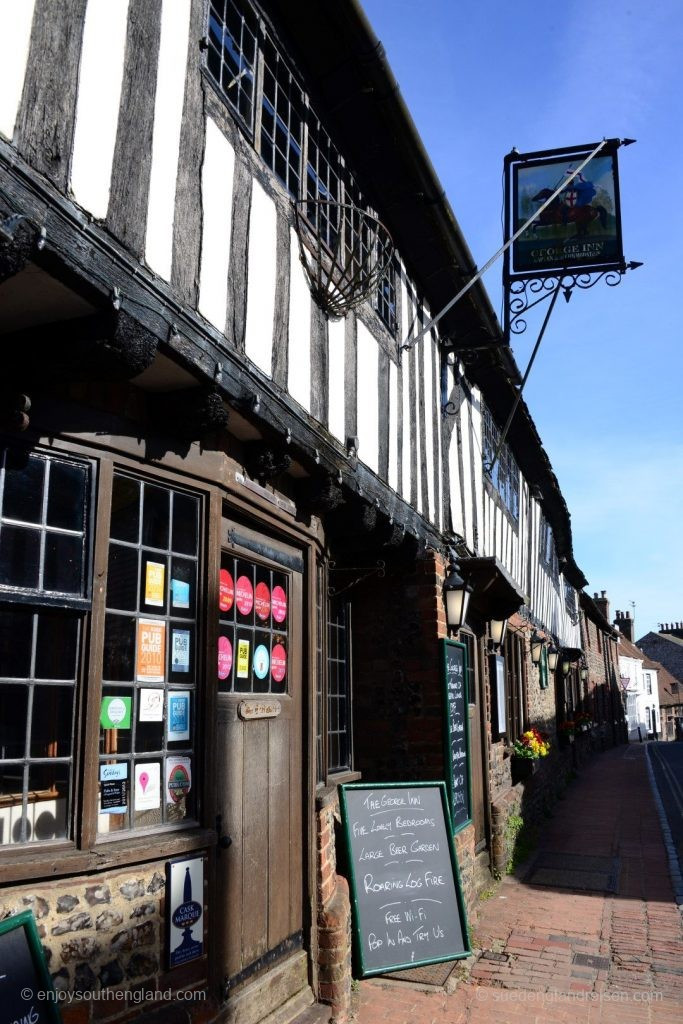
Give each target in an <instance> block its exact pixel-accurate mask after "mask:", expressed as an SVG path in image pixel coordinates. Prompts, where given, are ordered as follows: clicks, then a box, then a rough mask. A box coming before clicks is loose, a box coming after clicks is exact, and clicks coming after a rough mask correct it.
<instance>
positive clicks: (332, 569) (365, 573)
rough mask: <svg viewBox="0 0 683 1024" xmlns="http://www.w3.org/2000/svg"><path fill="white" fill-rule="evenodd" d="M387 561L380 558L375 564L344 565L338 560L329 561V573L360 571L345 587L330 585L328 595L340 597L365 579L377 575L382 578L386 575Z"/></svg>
mask: <svg viewBox="0 0 683 1024" xmlns="http://www.w3.org/2000/svg"><path fill="white" fill-rule="evenodd" d="M386 567H387V566H386V562H384V561H382V559H380V558H378V559H377V562H376V563H375V565H367V566H366V565H348V566H347V565H342V566H338V565H337V563H336V562H329V564H328V568H327V571H328V573H329V574H332V573H338V572H345V573H358V575H357V576H356V578H355V579H354V580H351V582H350V583H347V584H345V585H344V586H343V587H340V588H339V589H337V587H332V586H328V588H327V596H328V597H339V595H340V594H344V593H345V592H346V591H347V590H351V588H352V587H355V586H357V584H359V583H362V582H363V580H367V579H370V577H371V576H377V578H378V579H380V580H382V579H384V577H385V576H386Z"/></svg>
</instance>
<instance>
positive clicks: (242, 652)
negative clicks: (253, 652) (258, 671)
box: [237, 640, 251, 679]
mask: <svg viewBox="0 0 683 1024" xmlns="http://www.w3.org/2000/svg"><path fill="white" fill-rule="evenodd" d="M250 646H251V645H250V643H249V641H248V640H238V641H237V678H238V679H248V678H249V647H250Z"/></svg>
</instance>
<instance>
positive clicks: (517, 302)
mask: <svg viewBox="0 0 683 1024" xmlns="http://www.w3.org/2000/svg"><path fill="white" fill-rule="evenodd" d="M638 266H640V264H639V263H635V264H633V263H629V264H628V265H627V266H623V267H608V268H607V269H605V270H599V271H591V270H576V271H573V272H571V273H566V274H559V273H558V274H556V275H555V276H554V277H552V276H551V277H540V278H538V277H536V278H524V279H521V278H512V279H511V280H510V281H509V282H508V287H507V310H506V321H507V334H508V336H509V335H512V334H516V335H519V334H523V333H524V331H526V329H527V322H526V314H527V313H528V312H529V310H531V309H533V308H534V306H537V305H538V304H539V303H541V302H543V301H545V299H550V298H551V297H552V294H553V292H554V291H555V289H556V288H557V287H558V286H559V287H560V289H561V291H562V293H563V295H564V297H565V300H566V301H567V302H569V300H570V298H571V296H572V291H573V289H574V288H580V289H581V290H582V291H585V290H587V289H588V288H593V287H594V286H595V285H596V284H597V283H598V282H599V281H602V280H604V282H605V284H606V285H608V286H609V287H610V288H616V286H617V285H618V284H620V283H621V279H622V277H623V276H624V274H625V273H626V270H627V269H635V267H638Z"/></svg>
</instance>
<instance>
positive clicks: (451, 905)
mask: <svg viewBox="0 0 683 1024" xmlns="http://www.w3.org/2000/svg"><path fill="white" fill-rule="evenodd" d="M339 789H340V793H341V812H342V821H343V825H344V836H345V839H346V852H347V856H348V863H349V869H350V874H351V878H350V882H351V901H352V908H353V938H354V973H355V974H356V976H361V977H367V976H370V975H374V974H386V973H387V972H389V971H400V970H405V969H406V968H409V967H418V966H420V965H423V964H437V963H443V962H444V961H449V960H458V959H461V958H462V957H465V956H469V953H470V946H469V939H468V935H467V919H466V915H465V904H464V900H463V895H462V889H461V886H460V875H459V872H458V862H457V860H456V856H455V850H454V848H453V837H452V835H451V834H450V815H449V812H448V802H447V797H446V787H445V785H444V783H443V782H400V783H380V784H379V785H377V786H371V785H368V784H367V783H349V784H347V785H342V786H340V787H339Z"/></svg>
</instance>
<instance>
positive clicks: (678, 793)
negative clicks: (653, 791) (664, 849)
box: [649, 743, 683, 873]
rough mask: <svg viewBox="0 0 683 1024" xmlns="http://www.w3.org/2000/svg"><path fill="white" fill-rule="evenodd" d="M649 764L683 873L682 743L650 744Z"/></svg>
mask: <svg viewBox="0 0 683 1024" xmlns="http://www.w3.org/2000/svg"><path fill="white" fill-rule="evenodd" d="M649 749H650V763H651V765H652V769H653V771H654V774H655V779H656V781H657V788H658V790H659V795H660V797H661V800H662V804H663V805H664V811H665V813H666V817H667V821H668V823H669V828H670V830H671V837H672V839H673V843H674V846H675V848H676V853H677V855H678V866H679V870H680V871H681V872H682V873H683V743H650V745H649Z"/></svg>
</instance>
